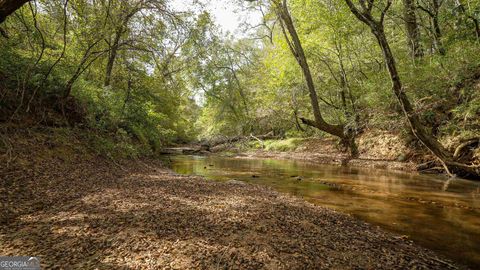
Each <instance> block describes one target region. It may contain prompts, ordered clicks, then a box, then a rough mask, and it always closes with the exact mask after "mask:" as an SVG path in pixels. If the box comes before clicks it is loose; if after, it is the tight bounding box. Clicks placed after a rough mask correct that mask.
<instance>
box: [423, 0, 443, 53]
mask: <svg viewBox="0 0 480 270" xmlns="http://www.w3.org/2000/svg"><path fill="white" fill-rule="evenodd" d="M442 4H443V1H442V0H431V1H430V6H431V7H430V8H428V7H424V6H422V5H419V6H418V8H419V9H420V10H422V11H424V12H425V13H427V14H428V16H429V17H430V22H431V24H432V28H433V29H432V32H433V44H434V48H435V50H436V51H437V52H438V53H439V54H440V55H445V53H446V52H445V47H444V46H443V41H442V29H441V27H440V22H439V20H438V15H439V13H440V7H441V5H442Z"/></svg>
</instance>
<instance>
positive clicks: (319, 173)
mask: <svg viewBox="0 0 480 270" xmlns="http://www.w3.org/2000/svg"><path fill="white" fill-rule="evenodd" d="M168 159H169V160H170V167H171V168H172V169H173V170H174V171H175V172H177V173H180V174H189V175H201V176H205V177H207V178H209V179H212V180H217V181H227V180H231V179H235V180H240V181H245V182H248V183H255V184H260V185H266V186H270V187H272V188H274V189H276V190H277V191H280V192H285V193H289V194H292V195H294V196H298V197H302V198H304V199H305V200H307V201H310V202H312V203H315V204H318V205H322V206H326V207H330V208H333V209H335V210H338V211H341V212H345V213H349V214H351V215H353V216H355V217H357V218H360V219H362V220H364V221H367V222H369V223H371V224H375V225H378V226H380V227H382V228H384V229H386V230H389V231H393V232H395V233H397V234H400V235H404V236H405V237H408V238H409V239H411V240H413V241H414V242H416V243H418V244H420V245H422V246H424V247H427V248H430V249H432V250H434V251H437V252H438V253H440V254H443V255H444V256H446V257H449V258H451V259H452V260H454V261H457V262H459V263H461V264H464V265H469V266H470V267H472V268H474V269H480V183H479V182H473V181H467V180H461V179H454V180H448V179H446V178H445V177H442V176H434V175H433V176H432V175H419V174H409V173H401V172H389V171H383V170H374V169H364V168H352V167H340V166H329V165H319V164H313V163H311V162H305V161H293V160H274V159H251V158H249V159H246V158H233V157H221V156H186V155H178V156H170V157H169V158H168Z"/></svg>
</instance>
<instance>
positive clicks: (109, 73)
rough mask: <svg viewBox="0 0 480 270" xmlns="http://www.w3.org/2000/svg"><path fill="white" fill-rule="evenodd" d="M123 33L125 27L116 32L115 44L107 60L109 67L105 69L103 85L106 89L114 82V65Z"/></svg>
mask: <svg viewBox="0 0 480 270" xmlns="http://www.w3.org/2000/svg"><path fill="white" fill-rule="evenodd" d="M122 33H123V25H122V26H120V27H119V28H118V29H117V31H115V37H114V40H113V44H112V46H111V47H110V53H109V55H108V60H107V67H106V69H105V82H104V84H103V86H105V87H107V86H110V84H111V81H112V71H113V65H114V64H115V59H116V58H117V52H118V48H119V45H120V38H121V36H122Z"/></svg>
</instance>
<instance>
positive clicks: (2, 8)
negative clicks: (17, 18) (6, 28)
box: [0, 0, 30, 24]
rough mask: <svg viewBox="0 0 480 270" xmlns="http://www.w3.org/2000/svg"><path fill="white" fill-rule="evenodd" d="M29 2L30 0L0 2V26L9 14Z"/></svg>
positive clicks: (5, 0) (4, 0)
mask: <svg viewBox="0 0 480 270" xmlns="http://www.w3.org/2000/svg"><path fill="white" fill-rule="evenodd" d="M29 1H30V0H0V24H1V23H3V22H4V21H5V19H6V18H7V17H8V16H9V15H10V14H12V13H13V12H15V11H16V10H17V9H19V8H21V7H22V6H23V5H24V4H25V3H27V2H29Z"/></svg>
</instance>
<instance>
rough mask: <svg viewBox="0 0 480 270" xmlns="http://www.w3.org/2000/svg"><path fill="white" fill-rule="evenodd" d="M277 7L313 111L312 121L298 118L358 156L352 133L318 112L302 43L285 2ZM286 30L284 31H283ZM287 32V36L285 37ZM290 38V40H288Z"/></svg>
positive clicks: (278, 3)
mask: <svg viewBox="0 0 480 270" xmlns="http://www.w3.org/2000/svg"><path fill="white" fill-rule="evenodd" d="M275 4H276V5H277V13H278V16H279V17H280V23H281V27H282V30H283V34H284V36H285V39H286V41H287V43H288V45H289V48H290V50H291V52H292V54H293V55H294V56H295V59H296V60H297V63H298V65H299V66H300V68H301V69H302V73H303V75H304V77H305V82H306V84H307V88H308V93H309V97H310V103H311V106H312V110H313V116H314V120H310V119H305V118H300V120H302V122H303V123H304V124H306V125H309V126H312V127H315V128H318V129H320V130H321V131H324V132H326V133H329V134H331V135H334V136H337V137H339V138H340V139H341V142H342V144H344V145H346V146H347V147H349V148H350V151H351V155H352V156H353V157H356V156H358V151H357V147H356V144H355V140H354V133H353V132H351V131H348V130H347V131H346V130H345V126H344V125H332V124H329V123H327V121H325V119H324V118H323V115H322V112H321V110H320V106H319V104H318V96H317V91H316V89H315V84H314V82H313V77H312V73H311V71H310V66H309V65H308V61H307V57H306V55H305V51H304V50H303V46H302V43H301V41H300V38H299V36H298V33H297V31H296V29H295V26H294V24H293V20H292V17H291V16H290V13H289V11H288V8H287V5H286V1H285V0H284V1H283V2H282V3H280V2H275ZM285 28H286V31H285ZM287 31H288V35H287ZM289 36H290V38H289ZM290 39H291V40H290Z"/></svg>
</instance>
